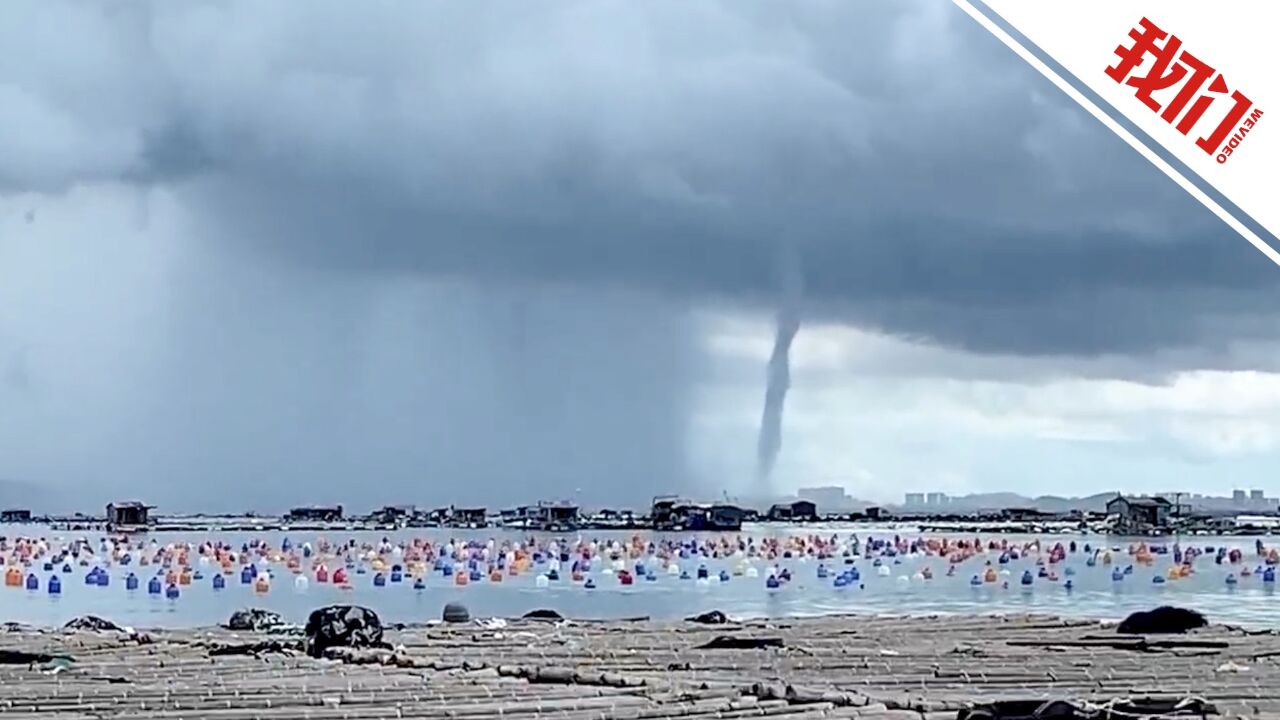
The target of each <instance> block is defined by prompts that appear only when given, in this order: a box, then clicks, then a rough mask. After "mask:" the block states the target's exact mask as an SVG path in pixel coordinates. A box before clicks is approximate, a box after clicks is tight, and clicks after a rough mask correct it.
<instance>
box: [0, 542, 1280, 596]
mask: <svg viewBox="0 0 1280 720" xmlns="http://www.w3.org/2000/svg"><path fill="white" fill-rule="evenodd" d="M1256 552H1257V556H1258V558H1259V559H1260V561H1261V563H1260V564H1258V565H1257V566H1256V568H1255V569H1252V570H1251V569H1250V567H1248V565H1247V564H1245V558H1244V554H1243V552H1242V551H1240V550H1239V549H1237V548H1226V547H1212V546H1206V547H1203V548H1195V547H1191V548H1186V549H1183V548H1182V547H1181V546H1180V545H1178V544H1177V543H1174V544H1173V545H1172V546H1170V545H1150V546H1149V545H1147V544H1145V543H1136V544H1133V545H1130V546H1129V547H1128V548H1127V552H1126V549H1122V548H1120V547H1114V548H1110V549H1108V548H1101V547H1100V548H1096V549H1095V548H1093V547H1091V546H1090V545H1088V544H1085V545H1084V546H1083V553H1079V548H1078V546H1077V544H1076V543H1075V542H1074V541H1072V542H1070V543H1068V544H1063V543H1061V542H1059V543H1055V544H1053V545H1052V546H1050V547H1048V548H1043V549H1042V547H1041V545H1040V543H1039V541H1033V542H1028V543H1022V544H1017V543H1008V542H1004V541H1001V542H999V543H996V542H994V541H993V542H989V543H985V544H984V543H983V542H982V541H981V540H979V539H974V540H972V541H966V540H960V541H955V540H950V539H945V538H942V539H938V538H933V539H919V540H908V539H906V538H903V537H900V536H895V537H893V538H892V540H890V539H888V538H868V539H867V540H866V541H865V543H859V542H858V540H857V538H856V537H851V538H850V539H849V540H847V541H841V540H840V539H838V538H836V537H835V536H832V538H830V539H829V540H828V539H824V538H820V537H817V536H811V537H809V538H799V539H795V538H792V539H789V540H784V541H777V540H762V541H761V542H760V544H758V545H757V544H756V543H755V542H754V541H753V540H751V539H750V538H746V539H744V538H742V537H741V536H739V537H738V538H737V540H736V541H729V540H725V539H721V540H718V541H707V540H705V539H703V540H699V539H693V540H689V541H685V542H678V543H677V542H673V541H664V542H655V541H654V540H649V541H647V542H646V541H643V540H641V539H640V538H639V537H638V536H637V537H635V538H632V539H631V541H630V542H629V543H626V542H619V541H617V540H612V541H608V542H605V543H597V542H596V541H590V542H587V541H582V540H579V541H578V542H577V543H568V542H565V543H563V544H561V543H560V542H557V541H554V540H553V541H550V542H549V543H546V544H538V545H534V544H532V543H530V544H529V545H522V544H520V543H503V544H502V545H500V546H496V545H495V542H494V541H493V540H489V541H488V542H487V543H475V542H472V543H466V544H464V543H456V544H455V543H454V542H453V541H449V542H447V543H433V542H431V541H427V540H421V539H419V540H414V541H412V542H411V543H401V544H392V543H390V542H389V541H388V540H387V539H385V538H384V539H383V541H382V542H381V543H378V544H376V545H374V544H365V545H363V546H357V545H356V543H355V541H349V542H347V543H342V544H338V545H332V544H330V543H328V542H326V541H324V540H323V539H321V540H319V541H318V542H317V545H316V546H315V547H313V546H312V544H311V543H303V544H301V545H300V546H297V547H295V546H293V545H292V544H291V543H290V541H289V539H288V538H284V539H283V540H282V542H281V543H280V546H279V548H278V549H275V548H272V547H271V546H270V545H269V544H268V543H266V542H261V541H255V542H252V543H244V544H243V545H241V546H240V547H239V548H238V552H237V549H236V548H233V547H232V546H231V545H229V544H226V543H223V542H215V541H205V542H202V543H199V544H176V545H168V546H159V545H157V544H156V543H155V541H154V540H153V541H152V543H151V544H150V547H147V546H145V545H143V544H140V543H139V544H136V545H133V546H130V545H129V544H128V543H127V542H123V541H120V542H116V541H108V540H106V539H102V540H101V541H100V542H99V544H98V548H97V552H95V551H94V548H93V547H92V546H91V545H90V544H89V543H88V542H87V541H85V540H79V541H76V542H75V543H73V544H71V545H70V546H63V547H62V548H60V549H59V550H57V551H54V550H53V549H52V546H51V545H50V543H48V541H45V540H42V539H37V540H24V539H19V540H18V541H17V542H16V543H13V544H9V543H7V542H6V540H5V539H3V538H0V563H4V562H6V559H5V556H6V555H7V557H8V559H7V562H9V563H12V564H11V565H9V567H8V568H7V570H6V571H5V573H4V579H5V585H7V586H11V587H25V588H27V589H28V590H39V589H40V587H41V583H40V578H39V577H38V576H37V575H36V574H35V573H34V572H26V569H28V568H34V567H35V566H36V564H38V563H41V561H42V560H43V562H42V564H43V567H44V571H45V572H47V573H53V574H51V575H50V576H49V577H48V579H47V581H46V582H45V583H44V586H45V588H46V590H47V591H48V592H49V593H50V594H52V595H57V594H60V593H61V592H62V583H63V578H61V577H59V575H58V574H57V573H56V572H55V570H54V568H55V567H57V566H58V565H61V574H62V575H64V576H65V575H68V574H70V573H71V572H72V563H73V562H75V563H77V564H78V565H80V566H82V567H86V568H89V567H91V569H89V570H88V571H87V573H86V575H85V577H84V581H85V584H87V585H94V586H100V587H105V586H108V585H110V583H111V575H110V572H109V571H108V570H107V569H106V568H108V567H111V566H112V565H115V564H118V565H120V566H130V565H132V564H136V565H138V566H147V565H152V564H154V565H158V566H159V568H160V569H159V570H158V572H157V574H156V576H155V577H152V578H149V579H147V580H146V590H147V592H148V593H149V594H152V595H165V596H167V597H170V598H177V597H179V596H180V594H181V592H182V590H181V588H182V587H183V586H187V585H191V584H192V583H193V582H197V581H202V580H204V578H205V573H206V572H208V573H209V574H210V575H211V578H210V580H209V582H210V583H211V585H212V587H213V588H214V589H215V590H220V589H223V588H225V587H226V586H227V583H228V582H229V581H228V578H230V577H234V576H235V575H236V574H237V572H238V574H239V581H240V584H241V585H247V586H250V587H252V588H253V589H254V590H256V591H258V592H268V591H270V589H271V587H272V577H273V574H274V571H273V570H272V566H276V567H283V568H285V569H286V570H287V571H288V572H290V573H292V574H293V575H294V576H295V577H294V580H293V585H294V586H295V587H296V588H298V589H305V588H307V587H308V586H309V585H310V583H312V582H316V583H327V584H330V585H332V586H334V587H338V588H342V589H351V588H352V587H353V586H352V582H353V576H355V575H364V574H367V573H369V572H370V571H372V572H373V576H372V585H373V586H375V587H385V586H387V585H388V584H401V583H404V584H406V585H408V584H411V585H412V586H413V587H414V588H415V589H419V590H422V589H425V588H426V580H425V576H426V575H427V574H429V573H431V574H434V573H439V574H440V575H442V576H443V577H445V578H448V579H449V581H450V582H452V584H454V585H457V586H465V585H468V584H471V583H477V582H483V581H484V580H485V579H486V578H487V579H488V581H489V582H491V583H497V582H502V581H503V579H504V577H514V576H518V575H522V574H525V573H529V572H537V575H536V577H535V584H536V585H537V586H538V587H549V586H550V585H551V584H552V583H555V582H557V581H559V580H561V574H562V568H564V567H566V566H567V567H568V570H567V572H564V574H565V575H567V576H568V578H569V579H570V580H572V581H573V582H575V583H582V584H583V586H584V587H586V588H588V589H590V588H594V587H596V583H597V579H596V577H595V575H599V576H601V577H602V579H601V581H603V577H604V576H612V578H613V579H614V580H616V582H617V583H619V584H621V585H632V584H634V583H635V582H636V581H637V580H638V579H642V580H644V581H646V582H655V581H657V580H658V577H659V574H665V575H669V576H674V577H678V578H680V579H683V580H696V581H698V583H700V584H710V583H711V582H712V581H713V579H714V580H718V581H719V582H721V583H724V582H728V581H729V580H730V579H731V577H732V576H745V577H749V578H757V577H759V576H760V570H758V569H757V568H756V567H755V565H753V564H752V563H753V562H757V561H760V560H770V559H772V558H781V559H793V558H794V559H796V560H798V561H799V562H801V563H805V562H808V561H809V560H810V559H811V558H816V559H818V560H819V561H822V560H826V561H830V562H832V563H838V562H841V561H843V564H844V566H845V567H844V568H843V570H841V571H840V572H836V571H835V570H833V569H832V568H829V567H828V566H827V564H826V563H824V562H819V565H818V568H817V577H818V579H820V580H830V582H831V584H832V585H834V586H835V587H837V588H840V587H847V586H850V585H853V584H857V583H860V582H861V573H860V571H859V570H858V568H856V567H854V563H855V562H856V561H857V560H858V559H859V558H860V557H861V558H864V559H867V560H870V561H872V567H873V568H874V570H873V572H875V573H876V574H878V575H880V576H882V577H888V576H890V575H892V574H893V572H892V570H891V569H890V567H889V565H890V564H892V565H901V564H902V562H903V560H904V559H906V560H921V559H927V558H930V557H933V558H937V559H939V560H941V559H945V560H947V561H948V562H949V567H948V569H947V571H946V575H947V576H948V577H952V576H954V575H955V574H956V572H957V568H959V567H961V566H963V565H964V564H967V563H969V562H971V561H975V560H976V561H982V562H984V565H985V568H984V569H983V570H981V571H980V572H979V573H978V574H975V575H973V576H972V578H971V579H970V581H969V582H970V584H971V585H974V586H982V585H987V584H991V583H997V582H1002V581H1003V582H1004V583H1005V584H1007V583H1008V582H1009V580H1008V578H1010V577H1011V573H1009V572H1008V570H1004V569H1001V570H997V568H998V567H1001V566H1005V565H1008V564H1010V563H1013V562H1018V561H1020V560H1030V559H1033V558H1034V564H1035V566H1036V567H1037V571H1036V572H1035V573H1033V572H1032V570H1030V569H1028V570H1026V571H1025V572H1023V573H1022V575H1021V579H1020V581H1019V582H1020V583H1021V584H1022V585H1024V586H1026V585H1032V584H1033V583H1034V582H1035V581H1036V579H1037V578H1039V579H1044V580H1048V581H1050V582H1055V581H1058V580H1060V579H1063V578H1060V577H1059V565H1060V564H1063V565H1065V561H1066V560H1067V558H1068V557H1071V556H1078V555H1077V553H1079V554H1080V555H1083V563H1084V565H1085V566H1086V567H1095V566H1097V565H1099V564H1100V565H1103V566H1111V565H1113V563H1114V562H1115V559H1114V557H1113V553H1115V554H1116V555H1122V554H1125V555H1127V556H1128V557H1130V558H1131V559H1132V562H1131V563H1130V564H1127V565H1126V566H1124V567H1120V566H1118V565H1117V566H1116V567H1115V568H1114V569H1113V570H1112V571H1111V578H1112V580H1113V581H1115V582H1120V581H1123V580H1125V579H1126V578H1127V577H1129V576H1130V575H1132V574H1133V572H1134V567H1135V564H1136V565H1139V566H1143V565H1148V566H1149V565H1152V564H1153V563H1154V562H1155V560H1156V558H1158V557H1161V556H1169V559H1170V560H1171V561H1172V565H1170V567H1169V568H1168V570H1167V572H1165V573H1156V574H1155V576H1154V577H1153V578H1152V582H1153V583H1155V584H1161V583H1164V582H1167V581H1171V580H1177V579H1180V578H1182V577H1186V576H1187V575H1190V574H1191V573H1192V572H1193V565H1194V564H1195V562H1196V561H1197V560H1198V559H1199V558H1201V557H1202V556H1211V557H1212V558H1213V560H1214V562H1215V563H1216V564H1218V565H1224V564H1229V565H1232V566H1237V565H1239V566H1241V567H1240V569H1239V570H1238V573H1237V572H1232V573H1230V574H1228V575H1227V576H1226V580H1225V581H1226V583H1227V584H1228V585H1235V584H1238V583H1239V582H1240V580H1241V578H1248V577H1251V576H1254V575H1256V576H1258V577H1259V578H1260V579H1261V580H1262V582H1264V583H1274V582H1275V567H1276V565H1277V563H1278V562H1280V556H1278V553H1277V549H1276V548H1274V547H1272V548H1269V549H1268V548H1266V547H1265V546H1264V545H1263V544H1262V543H1261V541H1258V543H1257V545H1256ZM990 553H998V556H997V557H996V558H995V559H994V560H984V556H985V557H986V558H990V557H991V554H990ZM631 558H639V559H637V560H635V562H634V565H633V566H632V568H631V569H627V564H628V561H629V560H630V559H631ZM713 558H724V559H726V560H729V561H731V563H732V572H730V570H720V571H719V572H715V573H714V574H713V571H712V570H710V569H708V567H707V565H706V564H705V562H701V564H699V565H698V566H697V569H696V570H695V571H694V573H690V572H689V570H687V569H682V568H681V565H680V564H681V563H682V562H687V563H688V564H689V565H692V564H693V563H695V562H700V561H703V560H711V559H713ZM192 560H195V562H194V563H192ZM326 561H333V562H334V563H335V564H336V567H335V568H334V569H333V570H332V571H331V570H330V569H329V566H328V565H327V564H326ZM597 564H598V565H599V567H600V570H599V572H598V573H595V574H593V572H592V569H593V566H596V565H597ZM193 565H194V567H193ZM304 565H309V566H310V571H309V572H308V571H307V570H305V569H304ZM1061 574H1062V576H1063V577H1065V580H1066V581H1065V583H1064V586H1065V587H1066V588H1068V589H1070V588H1071V587H1073V580H1072V579H1071V576H1072V575H1074V574H1075V570H1074V569H1073V568H1072V567H1069V566H1063V567H1061ZM309 575H310V577H309ZM932 578H933V571H932V570H931V569H930V568H928V567H927V566H926V567H924V568H922V569H920V570H919V571H917V572H916V573H915V574H914V575H911V576H908V575H900V576H899V577H898V580H899V582H904V583H906V582H910V581H911V580H912V579H916V580H931V579H932ZM790 580H791V571H790V570H789V569H786V568H782V567H779V566H778V565H777V564H773V565H772V567H771V568H770V569H768V570H767V571H766V577H765V586H766V588H769V589H778V588H781V587H783V586H784V585H786V584H787V583H788V582H789V581H790ZM123 583H124V586H125V588H126V589H127V590H139V589H140V588H141V587H142V585H143V580H142V579H141V578H140V577H139V576H138V575H137V574H134V573H132V572H130V573H129V574H128V575H127V576H125V577H124V578H123Z"/></svg>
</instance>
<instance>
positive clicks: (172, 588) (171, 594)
mask: <svg viewBox="0 0 1280 720" xmlns="http://www.w3.org/2000/svg"><path fill="white" fill-rule="evenodd" d="M180 594H181V593H180V591H179V590H178V586H177V585H174V584H172V583H170V585H169V587H167V588H165V589H164V596H165V597H167V598H169V599H170V600H177V599H178V595H180Z"/></svg>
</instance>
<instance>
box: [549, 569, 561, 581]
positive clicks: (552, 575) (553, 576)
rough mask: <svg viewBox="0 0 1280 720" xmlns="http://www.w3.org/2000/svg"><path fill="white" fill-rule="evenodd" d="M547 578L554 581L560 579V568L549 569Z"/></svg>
mask: <svg viewBox="0 0 1280 720" xmlns="http://www.w3.org/2000/svg"><path fill="white" fill-rule="evenodd" d="M547 579H548V580H550V581H552V582H555V581H556V580H559V579H560V572H559V571H558V570H556V569H555V568H552V569H551V570H548V571H547Z"/></svg>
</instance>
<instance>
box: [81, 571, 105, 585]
mask: <svg viewBox="0 0 1280 720" xmlns="http://www.w3.org/2000/svg"><path fill="white" fill-rule="evenodd" d="M100 572H102V571H101V570H99V569H98V568H94V569H92V570H90V571H89V572H88V574H86V575H85V576H84V584H85V585H97V584H98V573H100Z"/></svg>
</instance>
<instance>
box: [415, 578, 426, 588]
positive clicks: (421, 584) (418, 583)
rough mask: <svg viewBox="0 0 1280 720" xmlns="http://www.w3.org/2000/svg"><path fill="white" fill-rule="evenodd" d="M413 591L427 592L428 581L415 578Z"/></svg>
mask: <svg viewBox="0 0 1280 720" xmlns="http://www.w3.org/2000/svg"><path fill="white" fill-rule="evenodd" d="M413 589H414V590H426V589H427V583H426V581H425V580H423V579H422V578H414V580H413Z"/></svg>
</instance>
